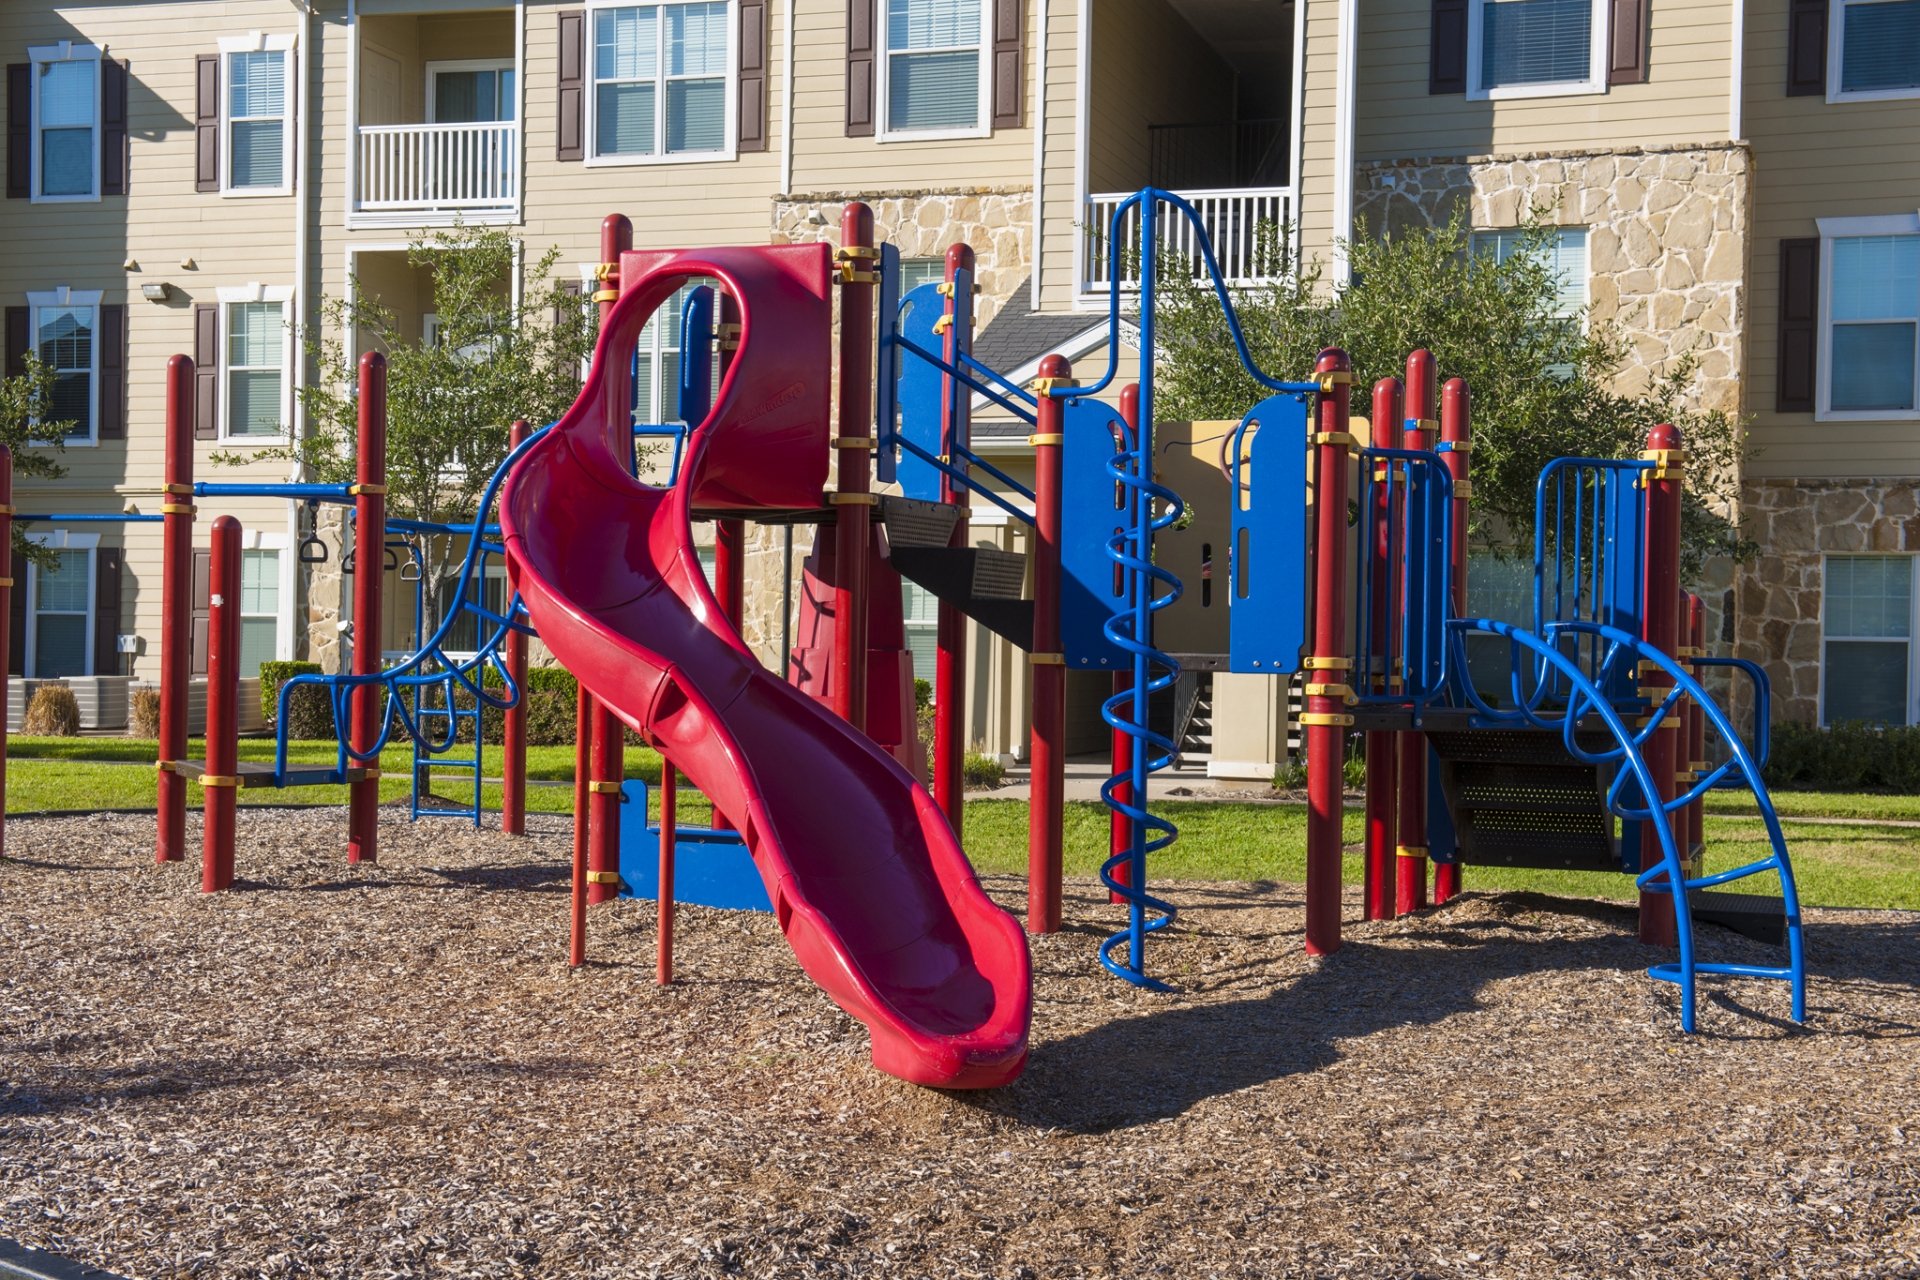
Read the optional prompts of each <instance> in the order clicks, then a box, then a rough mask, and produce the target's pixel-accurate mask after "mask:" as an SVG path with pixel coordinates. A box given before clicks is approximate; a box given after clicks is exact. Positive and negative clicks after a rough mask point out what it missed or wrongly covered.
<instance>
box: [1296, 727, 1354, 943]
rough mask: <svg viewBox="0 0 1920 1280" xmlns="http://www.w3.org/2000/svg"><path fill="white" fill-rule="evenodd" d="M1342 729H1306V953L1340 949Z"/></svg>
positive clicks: (1343, 787)
mask: <svg viewBox="0 0 1920 1280" xmlns="http://www.w3.org/2000/svg"><path fill="white" fill-rule="evenodd" d="M1345 736H1346V735H1345V733H1344V732H1343V731H1342V730H1341V729H1340V728H1339V726H1337V725H1310V726H1308V728H1307V939H1306V942H1307V954H1308V955H1316V956H1328V955H1332V954H1333V953H1334V952H1336V951H1338V950H1339V949H1340V858H1341V841H1342V833H1341V824H1342V822H1343V820H1344V819H1345V816H1346V815H1345V812H1344V802H1345V799H1346V780H1345V779H1344V778H1343V777H1342V776H1341V763H1342V762H1341V758H1340V757H1341V750H1342V747H1343V746H1344V745H1345V744H1344V742H1343V739H1344V737H1345Z"/></svg>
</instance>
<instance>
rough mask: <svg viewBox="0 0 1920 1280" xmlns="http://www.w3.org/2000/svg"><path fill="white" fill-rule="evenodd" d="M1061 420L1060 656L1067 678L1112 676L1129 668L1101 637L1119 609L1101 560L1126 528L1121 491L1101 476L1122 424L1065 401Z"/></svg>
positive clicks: (1108, 563)
mask: <svg viewBox="0 0 1920 1280" xmlns="http://www.w3.org/2000/svg"><path fill="white" fill-rule="evenodd" d="M1061 418H1062V420H1063V422H1064V427H1065V433H1066V439H1065V441H1063V442H1062V444H1061V447H1060V469H1061V477H1060V527H1061V529H1062V530H1063V531H1064V536H1063V537H1062V538H1061V547H1060V651H1061V652H1062V653H1064V654H1066V657H1067V666H1068V667H1069V668H1071V669H1073V670H1078V671H1100V670H1103V669H1104V670H1107V671H1114V670H1118V669H1120V667H1121V664H1122V663H1123V662H1128V663H1130V660H1129V659H1127V657H1126V655H1125V654H1124V653H1123V652H1122V651H1121V650H1120V648H1119V646H1117V645H1115V644H1114V643H1113V642H1112V641H1111V640H1108V639H1107V634H1106V629H1105V628H1106V625H1107V621H1108V619H1110V618H1112V617H1113V615H1114V614H1115V613H1117V612H1118V611H1119V610H1120V608H1121V607H1122V605H1123V604H1124V603H1125V599H1124V595H1123V588H1122V586H1121V585H1120V583H1119V582H1117V581H1116V575H1115V573H1114V564H1113V561H1112V560H1111V559H1109V558H1108V556H1107V539H1108V538H1110V537H1112V536H1113V535H1114V534H1115V533H1116V532H1118V531H1119V530H1120V528H1121V527H1122V526H1123V525H1126V524H1127V523H1128V520H1127V516H1126V512H1124V511H1122V510H1121V509H1120V503H1121V502H1122V501H1123V499H1122V498H1121V496H1120V494H1121V492H1122V491H1121V487H1120V485H1119V484H1117V483H1116V482H1115V481H1114V480H1113V478H1112V476H1110V475H1109V474H1108V472H1107V466H1108V464H1109V463H1111V462H1112V461H1113V457H1114V455H1115V454H1116V453H1118V452H1119V451H1120V445H1119V443H1118V442H1119V441H1120V440H1121V439H1123V438H1124V424H1123V423H1122V421H1121V419H1120V414H1119V413H1118V412H1117V411H1116V410H1115V409H1114V408H1113V406H1112V405H1106V404H1101V403H1100V402H1099V401H1098V400H1069V401H1068V402H1067V405H1066V409H1065V410H1064V412H1063V413H1062V414H1061ZM1127 669H1128V670H1132V667H1131V665H1129V666H1128V667H1127Z"/></svg>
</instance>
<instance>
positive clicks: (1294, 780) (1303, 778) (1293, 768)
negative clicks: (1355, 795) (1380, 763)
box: [1273, 734, 1367, 791]
mask: <svg viewBox="0 0 1920 1280" xmlns="http://www.w3.org/2000/svg"><path fill="white" fill-rule="evenodd" d="M1363 742H1364V739H1363V738H1362V737H1361V736H1360V735H1358V734H1355V735H1353V736H1351V737H1349V738H1348V739H1347V761H1346V764H1345V765H1344V766H1342V768H1341V773H1342V774H1343V776H1344V777H1345V779H1346V785H1347V790H1349V791H1359V790H1363V789H1364V788H1365V787H1366V785H1367V756H1366V748H1365V747H1364V746H1363V745H1362V744H1363ZM1273 785H1274V789H1275V790H1277V791H1304V790H1306V787H1307V753H1306V751H1305V750H1304V749H1303V750H1302V751H1301V752H1300V753H1299V754H1298V755H1296V756H1294V758H1293V759H1291V760H1289V761H1287V762H1286V763H1285V764H1283V765H1281V766H1280V767H1279V768H1278V769H1276V770H1274V773H1273Z"/></svg>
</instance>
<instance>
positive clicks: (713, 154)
mask: <svg viewBox="0 0 1920 1280" xmlns="http://www.w3.org/2000/svg"><path fill="white" fill-rule="evenodd" d="M673 2H674V0H646V2H644V3H637V4H597V5H592V6H589V7H588V9H587V30H586V44H587V59H586V61H587V66H586V99H587V102H586V113H585V114H586V120H585V123H584V125H583V127H584V128H585V130H586V160H585V162H584V163H585V164H586V165H587V166H588V167H590V168H623V167H628V166H633V165H658V164H718V163H720V162H722V161H727V160H735V159H738V158H739V155H740V125H739V111H740V102H739V99H740V0H727V73H726V82H727V90H726V92H727V104H726V125H725V126H724V127H725V129H726V135H725V136H726V145H725V146H724V147H722V148H721V149H720V150H718V151H671V152H670V151H667V150H665V147H666V137H667V96H666V94H665V93H664V92H663V93H660V94H658V95H656V98H655V101H654V112H653V129H654V137H655V139H656V140H657V141H658V142H659V144H660V147H661V150H659V151H656V152H654V153H653V154H652V155H645V156H636V155H612V156H603V155H600V154H599V153H598V150H597V148H598V146H599V138H600V121H599V113H600V80H599V77H598V75H597V74H596V71H597V70H598V68H597V67H596V65H595V62H596V58H595V45H594V25H595V22H596V21H597V19H598V16H599V15H600V14H601V13H602V12H604V11H605V10H608V9H665V8H667V7H669V5H670V4H671V3H673ZM666 31H667V24H666V21H665V19H664V17H663V18H661V19H660V20H659V24H658V26H657V28H656V38H655V46H656V48H657V49H658V50H659V55H660V57H661V58H662V59H664V58H665V57H666V48H667V34H666ZM655 83H656V84H658V85H660V86H662V88H663V89H664V87H665V86H666V83H667V76H666V73H665V72H664V71H662V72H661V73H660V75H659V78H658V79H657V80H656V81H655Z"/></svg>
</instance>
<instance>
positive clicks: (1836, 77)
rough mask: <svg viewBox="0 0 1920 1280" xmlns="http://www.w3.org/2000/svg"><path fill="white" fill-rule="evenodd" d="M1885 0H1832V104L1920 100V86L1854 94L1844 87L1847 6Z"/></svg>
mask: <svg viewBox="0 0 1920 1280" xmlns="http://www.w3.org/2000/svg"><path fill="white" fill-rule="evenodd" d="M1876 3H1884V0H1829V8H1828V10H1827V101H1828V102H1887V101H1891V100H1893V99H1896V98H1920V86H1915V87H1913V88H1908V89H1856V90H1854V91H1853V92H1851V93H1848V92H1845V91H1843V90H1842V89H1841V88H1840V77H1841V72H1842V70H1843V69H1844V68H1845V67H1846V50H1845V47H1844V46H1845V45H1846V43H1847V7H1848V5H1849V4H1876Z"/></svg>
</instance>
